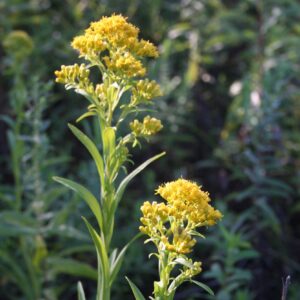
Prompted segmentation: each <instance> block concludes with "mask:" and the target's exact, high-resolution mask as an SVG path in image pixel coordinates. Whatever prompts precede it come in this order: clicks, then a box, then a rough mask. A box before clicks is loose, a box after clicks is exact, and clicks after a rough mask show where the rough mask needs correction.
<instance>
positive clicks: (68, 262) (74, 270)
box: [47, 258, 97, 280]
mask: <svg viewBox="0 0 300 300" xmlns="http://www.w3.org/2000/svg"><path fill="white" fill-rule="evenodd" d="M47 263H48V266H49V267H50V269H51V271H52V272H54V273H55V274H70V275H73V276H82V277H85V278H89V279H93V280H97V270H95V269H94V268H92V267H91V266H90V265H88V264H86V263H82V262H79V261H76V260H74V259H71V258H49V259H47Z"/></svg>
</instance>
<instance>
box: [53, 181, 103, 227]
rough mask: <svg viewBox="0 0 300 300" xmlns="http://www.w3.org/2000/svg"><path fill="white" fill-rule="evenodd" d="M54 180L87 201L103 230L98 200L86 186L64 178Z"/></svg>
mask: <svg viewBox="0 0 300 300" xmlns="http://www.w3.org/2000/svg"><path fill="white" fill-rule="evenodd" d="M53 179H54V180H55V181H57V182H58V183H61V184H63V185H64V186H66V187H67V188H69V189H71V190H73V191H75V192H76V193H77V194H78V195H79V196H80V197H82V198H83V200H85V202H86V203H87V205H88V206H89V207H90V209H91V211H92V212H93V214H94V215H95V217H96V219H97V221H98V224H99V227H100V229H102V228H103V218H102V212H101V208H100V205H99V203H98V201H97V199H96V198H95V196H94V195H93V194H92V193H91V192H90V191H89V190H88V189H86V188H85V187H84V186H82V185H81V184H78V183H76V182H74V181H72V180H69V179H66V178H62V177H56V176H55V177H53Z"/></svg>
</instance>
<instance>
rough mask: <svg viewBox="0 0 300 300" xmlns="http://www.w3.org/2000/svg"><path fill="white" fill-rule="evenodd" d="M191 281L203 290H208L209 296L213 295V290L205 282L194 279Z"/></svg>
mask: <svg viewBox="0 0 300 300" xmlns="http://www.w3.org/2000/svg"><path fill="white" fill-rule="evenodd" d="M191 282H193V283H195V284H196V285H198V286H199V287H201V288H202V289H203V290H205V291H206V292H208V293H209V294H210V295H211V296H214V295H215V294H214V292H213V290H212V289H211V288H210V287H209V286H207V285H206V284H204V283H202V282H199V281H196V280H191Z"/></svg>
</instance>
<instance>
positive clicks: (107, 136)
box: [102, 127, 116, 158]
mask: <svg viewBox="0 0 300 300" xmlns="http://www.w3.org/2000/svg"><path fill="white" fill-rule="evenodd" d="M102 139H103V152H104V156H105V157H106V158H107V157H109V155H110V154H112V153H114V151H115V148H116V134H115V130H114V129H113V128H112V127H107V128H105V129H104V131H103V136H102Z"/></svg>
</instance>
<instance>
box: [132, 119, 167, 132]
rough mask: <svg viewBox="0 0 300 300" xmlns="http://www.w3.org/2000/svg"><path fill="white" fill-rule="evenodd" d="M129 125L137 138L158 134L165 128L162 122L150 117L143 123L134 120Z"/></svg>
mask: <svg viewBox="0 0 300 300" xmlns="http://www.w3.org/2000/svg"><path fill="white" fill-rule="evenodd" d="M129 125H130V129H131V130H132V132H133V133H134V135H135V136H144V137H147V136H150V135H153V134H156V133H157V132H159V131H160V130H161V129H162V128H163V125H162V124H161V121H160V120H158V119H156V118H151V117H150V116H147V117H145V118H144V120H143V123H141V122H140V121H138V120H134V121H133V122H131V123H130V124H129Z"/></svg>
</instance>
